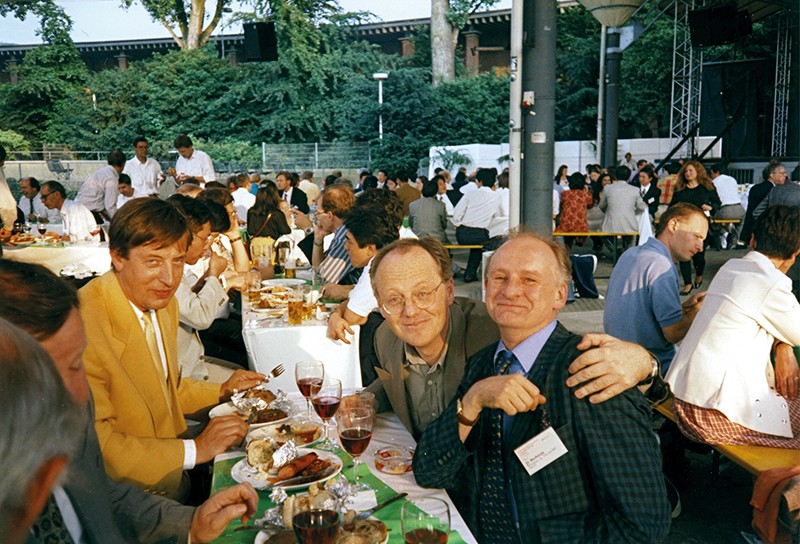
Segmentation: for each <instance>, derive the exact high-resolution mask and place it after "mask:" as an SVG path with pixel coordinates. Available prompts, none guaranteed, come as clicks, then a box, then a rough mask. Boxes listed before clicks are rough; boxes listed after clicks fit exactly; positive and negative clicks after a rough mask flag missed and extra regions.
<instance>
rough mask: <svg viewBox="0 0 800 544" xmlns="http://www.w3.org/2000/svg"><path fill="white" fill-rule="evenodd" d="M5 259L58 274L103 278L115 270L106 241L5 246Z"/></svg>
mask: <svg viewBox="0 0 800 544" xmlns="http://www.w3.org/2000/svg"><path fill="white" fill-rule="evenodd" d="M3 258H4V259H8V260H11V261H21V262H26V263H34V264H40V265H42V266H44V267H45V268H47V269H48V270H50V271H51V272H53V273H54V274H56V275H59V274H61V273H62V271H64V270H65V269H66V271H65V274H64V275H74V271H76V270H77V271H79V273H86V274H90V275H91V274H93V275H101V274H103V273H105V272H107V271H108V270H110V269H111V254H110V253H109V252H108V244H107V243H105V242H102V243H100V244H93V243H92V242H78V243H74V244H73V243H69V242H57V243H43V242H36V243H33V244H30V245H25V246H17V247H13V246H7V245H5V246H3Z"/></svg>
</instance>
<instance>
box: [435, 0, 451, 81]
mask: <svg viewBox="0 0 800 544" xmlns="http://www.w3.org/2000/svg"><path fill="white" fill-rule="evenodd" d="M449 9H450V2H449V0H431V70H432V72H433V85H434V86H437V85H439V84H440V83H441V82H442V81H453V80H454V79H455V77H456V65H455V47H454V44H453V35H454V32H453V27H452V25H450V22H449V21H448V20H447V11H448V10H449Z"/></svg>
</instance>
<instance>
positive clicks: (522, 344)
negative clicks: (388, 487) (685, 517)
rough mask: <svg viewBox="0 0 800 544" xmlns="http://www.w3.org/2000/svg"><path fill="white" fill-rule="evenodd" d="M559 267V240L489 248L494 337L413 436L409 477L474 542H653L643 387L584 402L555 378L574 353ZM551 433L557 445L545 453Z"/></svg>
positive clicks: (562, 256)
mask: <svg viewBox="0 0 800 544" xmlns="http://www.w3.org/2000/svg"><path fill="white" fill-rule="evenodd" d="M569 268H570V267H569V258H568V256H567V255H566V252H565V251H564V249H563V247H561V246H559V245H558V244H555V243H553V242H552V241H550V240H545V239H543V238H540V237H538V236H536V235H534V234H521V235H517V236H515V237H513V238H511V239H510V240H509V241H508V242H506V243H505V244H504V245H502V246H501V247H500V248H499V249H498V250H497V251H496V252H495V254H494V255H493V257H492V259H491V261H490V263H489V267H488V271H487V274H486V280H485V282H486V307H487V310H488V312H489V315H490V316H491V318H492V320H493V321H494V322H495V323H497V325H498V328H499V330H500V338H501V341H500V342H499V343H498V344H491V345H489V346H488V347H487V348H485V349H483V350H482V351H480V352H478V353H477V354H476V355H475V356H473V357H472V358H471V359H470V361H469V363H468V365H467V369H466V374H465V376H464V378H463V380H462V382H461V385H460V386H459V388H458V390H457V392H456V395H455V397H454V399H453V401H452V402H451V403H450V405H449V406H448V407H447V409H446V410H445V411H444V412H443V413H442V414H441V415H440V416H439V417H438V418H437V419H436V420H434V421H433V422H432V423H431V424H430V425H428V427H427V428H426V430H425V432H424V433H423V434H422V438H421V439H420V441H419V444H418V447H417V451H416V455H415V456H414V476H415V477H416V480H417V483H418V484H419V485H421V486H423V487H440V488H445V489H447V490H448V492H449V493H450V494H451V496H453V497H455V498H456V500H457V502H459V503H460V506H461V513H462V515H463V516H464V519H465V520H466V521H467V524H468V525H469V527H470V530H472V531H473V533H474V534H475V536H476V538H477V540H478V542H482V543H489V542H491V543H500V542H502V543H513V544H521V543H525V544H528V543H559V544H560V543H562V542H604V543H606V542H607V543H613V544H618V543H631V544H633V543H636V544H643V543H653V544H656V543H660V542H661V541H662V540H663V539H664V537H665V536H666V534H667V532H668V530H669V524H670V507H669V502H668V500H667V494H666V489H665V486H664V479H663V477H662V474H661V454H660V452H659V448H658V444H657V442H656V437H655V435H654V434H653V432H652V431H651V430H650V408H649V406H648V403H647V401H646V400H645V398H644V396H642V395H641V394H640V393H639V392H637V391H634V390H628V391H625V392H624V393H621V394H619V395H617V396H615V397H613V398H611V399H609V400H607V401H606V402H602V403H599V404H595V403H592V402H589V401H588V400H587V399H585V398H582V399H578V398H577V397H576V396H575V395H573V394H572V391H571V390H570V389H569V387H568V386H566V385H565V383H567V380H568V378H569V375H570V374H569V369H568V367H569V365H570V363H571V362H572V361H573V360H574V359H576V358H577V357H578V355H579V354H580V353H581V352H580V350H578V349H577V346H578V345H579V342H580V337H578V336H576V335H574V334H572V333H570V332H569V331H567V330H566V329H565V328H564V327H563V326H561V325H559V324H558V322H557V321H556V317H557V315H558V312H559V310H561V308H563V307H564V304H565V303H566V297H567V282H568V281H569V279H570V271H569ZM509 359H510V360H511V366H510V369H509V371H508V373H507V374H505V373H503V372H498V370H497V369H496V367H495V361H497V360H505V361H508V360H509ZM504 368H505V367H504ZM569 383H570V384H571V383H573V382H572V380H570V381H569ZM500 428H502V432H500ZM543 433H544V434H543ZM553 435H556V436H553ZM534 437H535V438H536V440H540V439H542V438H547V439H548V440H549V442H548V443H547V445H542V444H541V443H536V442H532V441H531V439H534ZM498 442H500V446H499V449H500V450H501V452H497V455H494V454H493V453H494V452H495V451H496V449H497V447H492V446H493V445H496V444H497V443H498ZM558 442H560V443H561V445H562V446H563V448H565V449H566V452H564V453H561V454H560V455H551V456H549V457H548V456H547V454H546V453H547V451H548V450H550V451H554V450H557V449H559V448H556V447H554V446H553V444H554V443H556V444H557V443H558ZM521 446H526V447H527V449H528V451H527V455H521V456H520V455H519V454H518V453H517V451H519V450H518V448H520V447H521ZM523 449H524V448H523ZM515 450H517V451H515ZM562 451H563V449H562ZM498 458H499V459H498ZM531 458H538V459H539V460H541V459H542V458H547V460H546V462H541V463H540V464H538V466H535V465H536V463H531V462H530V459H531ZM523 459H526V461H525V464H523ZM498 463H499V465H500V467H499V469H498V468H497V467H498ZM489 467H494V469H495V470H492V469H490V468H489ZM498 472H500V474H497V473H498ZM531 472H532V474H531ZM498 481H499V482H500V483H499V484H498ZM498 488H499V490H498ZM493 490H494V491H493ZM487 512H488V513H487ZM497 518H502V519H501V520H498V519H497Z"/></svg>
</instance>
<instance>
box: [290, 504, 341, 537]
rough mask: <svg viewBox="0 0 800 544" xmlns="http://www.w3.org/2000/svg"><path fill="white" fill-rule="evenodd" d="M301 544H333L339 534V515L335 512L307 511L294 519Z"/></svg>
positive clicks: (295, 530) (296, 515)
mask: <svg viewBox="0 0 800 544" xmlns="http://www.w3.org/2000/svg"><path fill="white" fill-rule="evenodd" d="M292 525H293V526H294V534H295V536H296V537H297V541H298V542H300V544H333V542H335V541H336V536H337V533H338V532H339V514H337V513H336V512H335V511H333V510H306V511H305V512H300V513H299V514H295V515H294V517H293V518H292Z"/></svg>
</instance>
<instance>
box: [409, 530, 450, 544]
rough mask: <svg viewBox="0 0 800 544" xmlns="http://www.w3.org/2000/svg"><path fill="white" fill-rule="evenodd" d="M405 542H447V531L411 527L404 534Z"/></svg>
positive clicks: (432, 543)
mask: <svg viewBox="0 0 800 544" xmlns="http://www.w3.org/2000/svg"><path fill="white" fill-rule="evenodd" d="M405 539H406V544H447V533H445V532H444V531H440V530H439V529H413V530H411V531H408V532H407V533H406V534H405Z"/></svg>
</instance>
